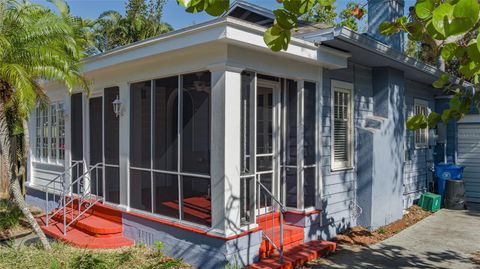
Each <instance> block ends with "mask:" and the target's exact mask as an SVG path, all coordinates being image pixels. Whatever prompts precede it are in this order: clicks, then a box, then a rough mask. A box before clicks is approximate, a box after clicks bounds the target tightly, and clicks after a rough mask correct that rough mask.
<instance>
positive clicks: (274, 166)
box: [255, 79, 280, 215]
mask: <svg viewBox="0 0 480 269" xmlns="http://www.w3.org/2000/svg"><path fill="white" fill-rule="evenodd" d="M257 85H258V86H257V96H256V99H257V100H256V101H257V104H256V110H257V111H256V112H257V113H256V130H257V134H256V136H257V144H256V154H255V156H256V168H257V169H256V176H257V179H258V180H259V181H260V183H261V184H263V185H264V186H265V187H266V188H267V189H268V191H269V192H270V193H271V194H273V195H274V196H275V197H277V198H278V194H279V193H280V189H279V186H280V184H279V172H278V167H279V164H278V161H279V158H278V156H279V154H278V151H279V149H278V148H279V129H280V128H279V126H280V124H279V118H280V117H279V116H280V113H279V111H280V85H279V83H278V82H276V81H270V80H260V79H259V80H258V84H257ZM257 199H258V200H257V215H261V214H265V213H267V212H269V211H271V210H272V208H271V206H272V199H271V197H269V194H268V193H267V192H266V191H265V190H263V189H261V188H260V186H258V188H257Z"/></svg>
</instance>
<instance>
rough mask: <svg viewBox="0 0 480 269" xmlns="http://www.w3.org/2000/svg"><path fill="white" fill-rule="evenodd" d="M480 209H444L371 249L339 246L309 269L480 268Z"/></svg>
mask: <svg viewBox="0 0 480 269" xmlns="http://www.w3.org/2000/svg"><path fill="white" fill-rule="evenodd" d="M478 209H480V208H477V210H475V209H470V210H464V211H453V210H446V209H442V210H440V211H439V212H437V213H435V214H434V215H432V216H430V217H428V218H426V219H424V220H422V221H420V222H419V223H417V224H416V225H413V226H411V227H409V228H407V229H405V230H404V231H402V232H400V233H399V234H397V235H395V236H393V237H391V238H389V239H387V240H385V241H383V242H381V243H378V244H375V245H372V246H369V247H359V246H345V245H342V246H340V249H339V250H337V252H336V253H334V254H332V255H330V256H329V257H327V258H325V259H321V260H318V261H317V262H316V264H312V265H310V266H307V267H306V268H352V269H360V268H362V269H363V268H374V269H375V268H435V269H450V268H455V269H470V268H480V264H474V263H473V262H472V261H471V260H470V258H471V257H472V254H473V253H475V252H478V251H480V210H478Z"/></svg>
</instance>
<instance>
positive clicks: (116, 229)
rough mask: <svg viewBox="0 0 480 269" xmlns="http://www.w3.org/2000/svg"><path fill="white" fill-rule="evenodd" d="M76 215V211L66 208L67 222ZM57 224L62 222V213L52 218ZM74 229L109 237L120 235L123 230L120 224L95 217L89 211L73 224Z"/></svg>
mask: <svg viewBox="0 0 480 269" xmlns="http://www.w3.org/2000/svg"><path fill="white" fill-rule="evenodd" d="M72 213H73V216H72ZM77 215H78V210H77V209H73V210H72V209H71V208H67V210H66V216H67V222H71V221H72V219H73V218H76V217H77ZM53 219H55V220H56V221H58V222H63V211H60V212H59V213H57V214H56V215H55V216H53ZM74 225H75V228H77V229H79V230H81V231H83V232H86V233H88V234H91V235H94V236H109V235H115V234H118V233H122V231H123V228H122V224H121V223H117V222H113V221H111V220H108V219H104V218H102V217H99V216H95V215H94V214H93V213H92V212H91V211H88V212H86V213H85V214H83V215H82V216H80V218H78V220H76V221H75V223H74Z"/></svg>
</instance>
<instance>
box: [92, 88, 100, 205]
mask: <svg viewBox="0 0 480 269" xmlns="http://www.w3.org/2000/svg"><path fill="white" fill-rule="evenodd" d="M102 101H103V100H102V97H96V98H91V99H90V100H89V107H90V108H89V109H90V113H89V114H90V166H94V165H96V164H98V163H101V162H102V160H103V143H102V139H103V136H102V134H103V132H102V117H99V116H98V115H102ZM97 171H98V173H97ZM102 176H103V173H102V170H100V169H94V170H93V171H92V174H91V179H90V181H91V192H92V193H93V194H96V195H99V196H103V191H102V182H103V180H102ZM97 190H98V191H97Z"/></svg>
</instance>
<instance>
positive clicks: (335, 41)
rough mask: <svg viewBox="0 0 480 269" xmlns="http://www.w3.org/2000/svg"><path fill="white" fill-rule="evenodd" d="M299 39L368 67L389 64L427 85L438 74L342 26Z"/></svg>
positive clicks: (440, 72)
mask: <svg viewBox="0 0 480 269" xmlns="http://www.w3.org/2000/svg"><path fill="white" fill-rule="evenodd" d="M300 38H303V39H305V40H308V41H311V42H318V43H322V44H324V45H327V46H330V47H334V48H336V49H340V50H343V51H345V52H349V53H351V54H352V58H351V60H352V61H353V62H356V63H359V64H362V65H365V66H368V67H372V68H374V67H384V66H389V67H392V68H395V69H398V70H402V71H403V72H404V74H405V77H406V78H408V79H411V80H415V81H419V82H423V83H428V84H431V83H433V82H434V81H435V80H437V79H438V77H439V76H440V75H441V74H442V71H441V70H440V69H438V68H436V67H434V66H432V65H429V64H426V63H424V62H422V61H419V60H417V59H414V58H412V57H409V56H407V55H405V54H404V53H402V52H400V51H398V50H396V49H394V48H392V47H390V46H388V45H385V44H383V43H382V42H380V41H377V40H375V39H373V38H371V37H370V36H368V35H365V34H359V33H357V32H355V31H352V30H350V29H348V28H345V27H336V28H329V29H323V30H318V31H315V32H310V33H306V34H303V35H301V36H300Z"/></svg>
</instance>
